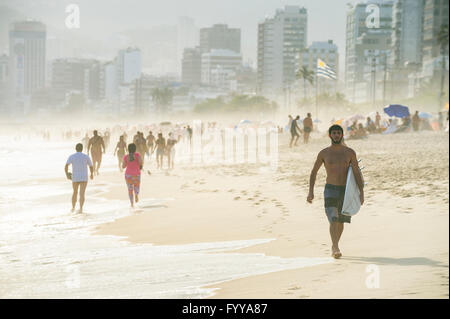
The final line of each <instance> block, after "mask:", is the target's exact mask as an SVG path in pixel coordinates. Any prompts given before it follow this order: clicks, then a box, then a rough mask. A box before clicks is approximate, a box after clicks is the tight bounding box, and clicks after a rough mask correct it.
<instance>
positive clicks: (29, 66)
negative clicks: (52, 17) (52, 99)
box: [9, 21, 46, 103]
mask: <svg viewBox="0 0 450 319" xmlns="http://www.w3.org/2000/svg"><path fill="white" fill-rule="evenodd" d="M45 44H46V27H45V25H44V24H43V23H41V22H38V21H20V22H15V23H12V24H11V26H10V30H9V57H10V67H9V70H10V75H11V77H10V79H11V81H12V90H13V92H14V96H15V98H16V102H18V103H23V100H22V99H23V98H24V97H25V96H31V94H32V93H33V92H35V91H36V90H38V89H40V88H43V87H44V86H45ZM20 100H22V101H20Z"/></svg>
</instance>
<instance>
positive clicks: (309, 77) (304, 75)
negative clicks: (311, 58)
mask: <svg viewBox="0 0 450 319" xmlns="http://www.w3.org/2000/svg"><path fill="white" fill-rule="evenodd" d="M295 75H296V77H297V79H303V95H304V98H305V99H306V81H308V82H309V83H310V84H313V81H314V77H313V75H314V72H313V71H310V70H308V68H307V67H306V66H302V67H301V68H300V69H299V70H298V71H297V73H296V74H295Z"/></svg>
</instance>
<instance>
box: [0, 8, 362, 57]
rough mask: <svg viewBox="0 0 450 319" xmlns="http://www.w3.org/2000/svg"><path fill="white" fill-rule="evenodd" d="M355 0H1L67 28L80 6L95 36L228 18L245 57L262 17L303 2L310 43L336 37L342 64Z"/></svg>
mask: <svg viewBox="0 0 450 319" xmlns="http://www.w3.org/2000/svg"><path fill="white" fill-rule="evenodd" d="M349 2H352V3H354V2H355V1H351V0H303V1H284V0H0V5H2V4H3V5H6V6H8V7H11V8H13V9H16V10H18V11H20V12H21V13H24V14H26V15H27V16H29V17H33V18H37V19H40V20H42V21H43V22H45V23H47V24H49V25H52V26H53V27H54V28H61V29H63V28H65V25H64V21H65V18H66V16H67V14H66V13H65V8H66V6H67V5H68V4H70V3H75V4H78V5H79V7H80V20H81V30H80V31H81V32H82V33H83V34H86V35H89V36H91V37H93V38H95V37H104V36H105V35H107V34H109V33H114V32H117V31H123V30H127V29H134V28H137V27H143V28H146V27H151V26H155V25H175V24H176V23H177V18H178V17H179V16H188V17H191V18H193V19H194V20H195V23H196V25H197V26H198V27H205V26H211V25H212V24H214V23H226V24H228V25H229V26H230V27H238V28H241V30H242V31H241V32H242V38H241V39H242V53H243V56H244V60H248V59H252V60H253V61H255V59H256V43H257V23H258V22H259V21H261V20H263V19H264V17H265V16H273V15H274V13H275V10H276V9H277V8H283V7H284V6H285V5H299V6H304V7H306V8H307V10H308V19H309V21H308V44H311V43H312V41H326V40H328V39H333V40H334V42H335V43H336V44H337V45H338V47H339V54H340V60H341V65H342V61H343V60H344V55H345V19H346V10H347V5H346V4H347V3H349Z"/></svg>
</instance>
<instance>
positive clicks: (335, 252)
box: [307, 125, 364, 258]
mask: <svg viewBox="0 0 450 319" xmlns="http://www.w3.org/2000/svg"><path fill="white" fill-rule="evenodd" d="M328 136H329V137H330V139H331V146H329V147H327V148H325V149H323V150H321V151H320V152H319V154H318V155H317V159H316V162H315V163H314V167H313V169H312V171H311V176H310V178H309V194H308V198H307V201H308V203H312V201H313V199H314V183H315V182H316V176H317V171H318V170H319V168H320V167H321V166H322V163H323V164H324V165H325V169H326V172H327V183H326V185H325V191H324V198H325V213H326V215H327V218H328V221H329V222H330V235H331V242H332V248H331V251H332V256H333V257H334V258H340V257H341V256H342V253H341V251H340V250H339V239H340V238H341V235H342V232H343V231H344V223H350V220H351V217H350V216H345V215H342V214H341V210H342V204H343V202H344V194H345V184H346V181H347V171H348V168H349V165H350V164H351V165H352V170H353V174H354V176H355V179H356V183H357V184H358V188H359V191H360V201H361V205H362V204H363V203H364V191H363V181H362V179H361V175H360V173H359V167H358V160H357V159H356V153H355V151H354V150H352V149H351V148H349V147H347V146H345V145H344V143H343V141H342V138H343V137H344V132H343V130H342V127H341V126H339V125H332V126H331V127H330V128H329V130H328Z"/></svg>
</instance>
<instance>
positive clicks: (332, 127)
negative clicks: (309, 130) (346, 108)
mask: <svg viewBox="0 0 450 319" xmlns="http://www.w3.org/2000/svg"><path fill="white" fill-rule="evenodd" d="M333 131H341V133H342V135H344V130H343V129H342V127H341V126H340V125H337V124H334V125H331V126H330V128H329V129H328V134H330V135H331V132H333Z"/></svg>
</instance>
